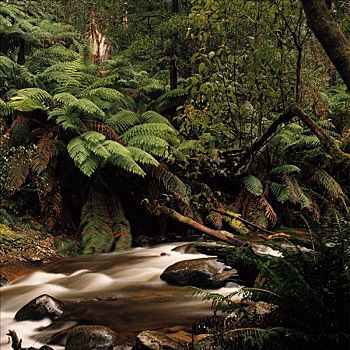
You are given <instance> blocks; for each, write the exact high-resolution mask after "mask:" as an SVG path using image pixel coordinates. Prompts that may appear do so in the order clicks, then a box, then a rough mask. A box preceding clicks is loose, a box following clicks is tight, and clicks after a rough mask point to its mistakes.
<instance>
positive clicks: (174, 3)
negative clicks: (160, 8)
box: [171, 0, 180, 13]
mask: <svg viewBox="0 0 350 350" xmlns="http://www.w3.org/2000/svg"><path fill="white" fill-rule="evenodd" d="M179 10H180V7H179V0H172V3H171V12H172V13H178V12H179Z"/></svg>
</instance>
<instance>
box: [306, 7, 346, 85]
mask: <svg viewBox="0 0 350 350" xmlns="http://www.w3.org/2000/svg"><path fill="white" fill-rule="evenodd" d="M301 1H302V3H303V7H304V11H305V14H306V18H307V22H308V26H309V27H310V28H311V30H312V31H313V33H314V34H315V36H316V38H317V39H318V41H319V42H320V44H321V45H322V47H323V49H324V50H325V52H326V53H327V55H328V57H329V58H330V60H331V61H332V63H333V64H334V66H335V68H336V69H337V71H338V72H339V74H340V76H341V77H342V79H343V80H344V82H345V84H346V86H347V87H348V90H349V91H350V41H349V39H347V37H346V36H345V34H344V33H343V32H342V31H341V30H340V28H339V27H338V25H337V22H336V21H335V19H334V17H333V16H332V14H331V11H330V10H329V9H328V7H327V4H326V2H325V0H301Z"/></svg>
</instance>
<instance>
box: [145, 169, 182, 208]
mask: <svg viewBox="0 0 350 350" xmlns="http://www.w3.org/2000/svg"><path fill="white" fill-rule="evenodd" d="M145 169H147V173H148V174H149V175H150V176H152V177H154V178H156V179H157V180H158V181H159V182H160V183H162V184H163V186H164V187H165V189H166V190H167V191H169V192H171V193H177V194H178V195H179V196H180V197H181V198H182V199H183V201H184V202H186V203H188V202H189V187H188V186H187V185H186V184H185V183H184V182H183V181H182V180H181V179H180V178H179V177H177V176H176V175H175V174H174V173H172V172H171V171H170V170H169V169H168V168H167V167H166V165H165V164H163V163H160V164H159V166H157V167H156V166H152V165H145Z"/></svg>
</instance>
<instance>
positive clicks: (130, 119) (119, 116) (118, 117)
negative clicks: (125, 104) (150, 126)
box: [106, 110, 141, 134]
mask: <svg viewBox="0 0 350 350" xmlns="http://www.w3.org/2000/svg"><path fill="white" fill-rule="evenodd" d="M140 122H141V120H140V118H139V116H138V114H137V113H135V112H132V111H129V110H122V111H120V112H118V113H116V114H115V115H113V116H111V117H109V118H108V119H107V121H106V123H107V125H109V126H111V127H113V128H114V129H115V131H116V132H117V133H119V134H122V133H124V132H125V131H127V130H129V129H130V128H131V127H132V126H134V125H136V124H139V123H140Z"/></svg>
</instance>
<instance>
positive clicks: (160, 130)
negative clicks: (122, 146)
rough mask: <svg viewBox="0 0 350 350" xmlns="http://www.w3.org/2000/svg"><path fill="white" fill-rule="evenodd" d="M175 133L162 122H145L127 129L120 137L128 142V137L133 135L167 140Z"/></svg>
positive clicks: (130, 137)
mask: <svg viewBox="0 0 350 350" xmlns="http://www.w3.org/2000/svg"><path fill="white" fill-rule="evenodd" d="M174 134H176V130H175V129H174V128H173V127H171V126H169V125H167V124H164V123H146V124H140V125H135V126H134V127H132V128H131V129H129V130H128V131H126V132H125V133H124V134H123V136H122V139H123V141H124V142H125V143H128V142H129V140H130V139H132V138H135V137H140V136H141V137H150V136H153V137H159V138H162V139H164V140H169V139H171V138H172V137H173V135H174Z"/></svg>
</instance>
